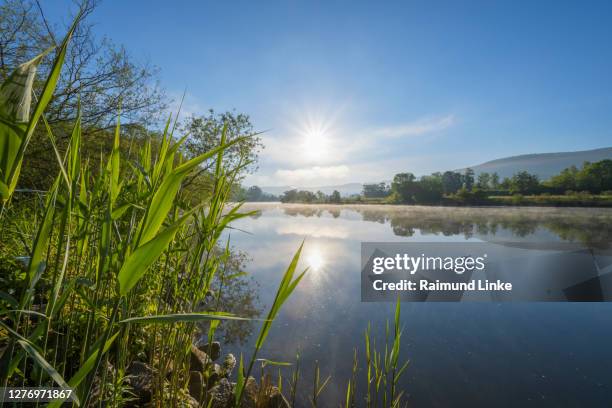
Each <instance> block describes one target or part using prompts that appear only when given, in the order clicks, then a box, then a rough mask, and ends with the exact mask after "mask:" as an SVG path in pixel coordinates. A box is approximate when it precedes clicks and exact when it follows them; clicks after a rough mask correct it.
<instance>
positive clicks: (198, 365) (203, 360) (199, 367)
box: [191, 345, 211, 371]
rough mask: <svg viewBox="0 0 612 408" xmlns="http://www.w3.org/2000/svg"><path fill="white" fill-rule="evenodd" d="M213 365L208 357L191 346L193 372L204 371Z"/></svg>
mask: <svg viewBox="0 0 612 408" xmlns="http://www.w3.org/2000/svg"><path fill="white" fill-rule="evenodd" d="M210 363H211V360H210V358H209V357H208V355H207V354H206V353H205V352H203V351H201V350H200V349H198V348H197V347H196V346H193V345H192V346H191V370H192V371H204V370H206V366H207V365H208V364H210Z"/></svg>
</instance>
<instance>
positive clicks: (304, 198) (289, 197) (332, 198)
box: [280, 190, 342, 204]
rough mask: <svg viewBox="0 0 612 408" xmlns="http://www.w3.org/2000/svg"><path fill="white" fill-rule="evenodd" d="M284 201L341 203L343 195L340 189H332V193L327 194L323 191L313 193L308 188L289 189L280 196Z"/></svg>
mask: <svg viewBox="0 0 612 408" xmlns="http://www.w3.org/2000/svg"><path fill="white" fill-rule="evenodd" d="M280 201H281V202H282V203H308V204H315V203H316V204H325V203H327V204H340V203H341V202H342V197H341V195H340V192H339V191H338V190H334V191H332V193H331V194H330V195H325V194H324V193H323V192H322V191H317V192H316V193H313V192H312V191H308V190H289V191H285V192H284V193H283V194H282V195H281V196H280Z"/></svg>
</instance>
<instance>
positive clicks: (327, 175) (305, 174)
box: [274, 164, 350, 186]
mask: <svg viewBox="0 0 612 408" xmlns="http://www.w3.org/2000/svg"><path fill="white" fill-rule="evenodd" d="M349 174H350V171H349V167H348V166H346V165H344V164H343V165H339V166H314V167H308V168H299V169H293V170H287V169H279V170H276V172H275V173H274V179H275V180H277V181H279V182H280V183H281V184H291V185H293V184H296V185H301V186H309V185H312V184H313V183H315V184H320V183H324V184H327V183H337V182H341V181H346V180H347V179H348V176H349Z"/></svg>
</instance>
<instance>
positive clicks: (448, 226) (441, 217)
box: [283, 205, 612, 245]
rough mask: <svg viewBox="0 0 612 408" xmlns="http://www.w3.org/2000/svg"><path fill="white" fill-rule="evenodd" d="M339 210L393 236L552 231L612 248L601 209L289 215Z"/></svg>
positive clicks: (295, 209)
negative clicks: (381, 226) (387, 228)
mask: <svg viewBox="0 0 612 408" xmlns="http://www.w3.org/2000/svg"><path fill="white" fill-rule="evenodd" d="M341 210H350V211H355V212H358V213H359V214H360V215H361V217H362V219H363V220H364V221H369V222H376V223H380V224H385V223H387V222H388V223H389V224H390V226H391V228H392V230H393V233H394V234H395V235H398V236H404V237H410V236H413V235H414V234H415V232H416V231H417V230H418V231H420V232H421V233H422V234H442V235H444V236H453V235H462V236H464V237H465V238H470V237H473V236H474V235H479V236H495V235H496V234H499V233H501V232H502V231H509V232H511V233H512V234H513V235H514V236H516V237H521V238H522V237H527V236H529V235H532V234H534V233H535V232H536V231H537V230H538V228H542V229H545V230H548V231H550V232H552V233H553V234H555V235H556V236H557V237H559V238H560V239H562V240H564V241H569V242H580V243H585V244H589V245H597V244H601V243H611V242H612V229H611V228H610V225H611V223H612V211H610V210H609V209H597V208H548V207H547V208H544V207H542V208H537V207H518V208H517V207H513V208H491V207H426V206H374V205H372V206H370V205H353V206H350V205H349V206H342V207H338V206H329V205H318V206H299V205H297V206H291V207H287V208H284V207H283V211H284V212H285V214H287V215H291V216H297V215H303V216H305V217H312V216H316V217H321V216H323V215H324V214H325V213H330V214H332V215H333V216H334V217H338V216H339V215H340V211H341Z"/></svg>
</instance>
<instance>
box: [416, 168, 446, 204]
mask: <svg viewBox="0 0 612 408" xmlns="http://www.w3.org/2000/svg"><path fill="white" fill-rule="evenodd" d="M441 198H442V176H441V175H440V174H439V173H434V174H432V175H430V176H423V177H421V180H420V181H419V182H418V183H417V184H416V186H415V189H414V200H415V202H417V203H427V204H431V203H437V202H439V201H440V199H441Z"/></svg>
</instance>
